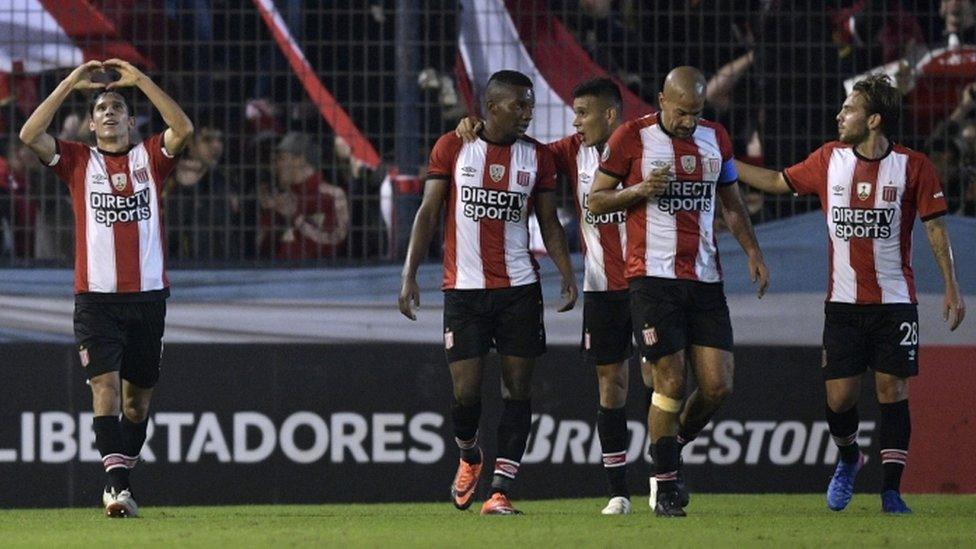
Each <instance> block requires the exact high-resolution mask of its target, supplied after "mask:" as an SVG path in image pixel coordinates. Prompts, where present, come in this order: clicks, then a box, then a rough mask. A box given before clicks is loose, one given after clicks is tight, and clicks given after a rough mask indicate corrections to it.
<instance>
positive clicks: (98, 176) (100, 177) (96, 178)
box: [92, 173, 108, 185]
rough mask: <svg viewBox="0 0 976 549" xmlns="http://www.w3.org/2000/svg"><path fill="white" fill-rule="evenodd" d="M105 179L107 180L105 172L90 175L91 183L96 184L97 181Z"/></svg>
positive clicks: (100, 181)
mask: <svg viewBox="0 0 976 549" xmlns="http://www.w3.org/2000/svg"><path fill="white" fill-rule="evenodd" d="M107 181H108V177H107V176H105V174H100V173H96V174H95V175H93V176H92V183H93V184H96V185H97V184H99V183H105V182H107Z"/></svg>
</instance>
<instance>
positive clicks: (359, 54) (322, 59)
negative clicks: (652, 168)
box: [0, 0, 976, 266]
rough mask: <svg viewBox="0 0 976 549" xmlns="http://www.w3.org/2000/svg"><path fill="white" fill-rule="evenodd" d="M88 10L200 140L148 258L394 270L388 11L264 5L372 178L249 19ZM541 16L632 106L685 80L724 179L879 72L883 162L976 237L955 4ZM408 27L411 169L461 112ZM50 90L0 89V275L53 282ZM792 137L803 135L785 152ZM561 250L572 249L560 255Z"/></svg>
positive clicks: (452, 33) (775, 157)
mask: <svg viewBox="0 0 976 549" xmlns="http://www.w3.org/2000/svg"><path fill="white" fill-rule="evenodd" d="M92 4H93V5H94V6H95V7H97V8H98V9H100V10H101V11H102V13H103V14H104V15H105V16H106V17H107V18H108V19H109V20H111V21H112V23H114V24H115V26H116V27H117V29H118V32H119V33H120V35H121V38H123V39H124V40H126V41H128V42H129V43H131V44H132V46H133V47H135V48H136V50H137V51H139V52H140V53H141V54H142V55H143V56H144V57H145V59H146V60H147V66H145V67H143V68H144V69H145V70H146V71H147V73H148V74H151V75H153V76H154V77H158V78H159V79H160V81H161V82H162V83H163V85H164V87H166V89H168V90H171V91H172V93H173V95H174V97H176V98H178V99H179V100H180V101H181V103H182V104H184V105H186V108H187V112H188V113H189V114H190V116H191V118H192V119H194V120H196V121H199V124H198V128H199V131H198V132H197V135H196V136H195V137H194V140H193V142H192V143H191V144H190V146H189V147H188V148H187V151H186V152H184V154H183V156H182V157H181V159H180V161H179V164H178V166H177V169H176V170H175V172H174V174H173V175H172V176H171V177H170V178H169V180H168V181H167V184H166V191H165V210H166V211H165V215H166V216H167V219H168V220H169V228H168V234H167V247H168V251H169V254H170V258H171V260H172V262H173V263H174V264H175V265H196V266H221V265H240V264H251V265H262V264H278V263H281V262H307V263H313V264H322V263H326V264H334V263H338V262H350V261H354V262H361V261H364V260H368V261H382V260H389V259H393V258H395V257H401V256H402V254H403V252H404V250H402V249H394V248H396V246H395V245H392V244H391V242H396V238H395V237H393V231H394V230H395V228H398V229H397V230H406V229H404V228H403V227H404V226H408V225H409V220H407V222H406V225H404V223H403V222H402V220H400V222H399V224H398V221H397V220H396V219H395V215H394V214H393V213H391V212H392V211H393V209H392V208H391V207H390V205H389V202H390V201H395V200H396V199H397V196H398V195H399V194H401V193H419V191H420V189H419V188H417V187H416V186H414V187H412V188H403V187H397V186H396V185H394V180H395V178H394V177H393V175H395V174H396V173H397V167H396V166H395V165H394V163H393V160H392V159H393V157H394V154H393V153H394V150H395V146H396V138H397V136H396V134H395V131H394V124H395V120H396V116H397V111H396V103H397V101H396V72H397V62H398V61H397V60H398V56H397V51H396V41H395V37H396V33H395V24H394V23H395V20H396V17H395V13H394V5H393V3H392V2H389V1H382V0H371V1H370V2H338V3H335V4H334V5H332V4H330V5H329V6H310V5H308V4H305V3H302V2H297V1H295V0H277V1H276V2H275V5H276V6H277V8H278V9H279V10H280V13H281V14H282V19H283V20H284V21H285V23H286V25H287V26H288V28H289V30H290V31H291V33H292V36H293V37H294V39H295V41H296V43H298V44H299V45H300V46H302V48H303V50H304V53H305V56H306V57H307V59H308V61H309V63H310V64H311V66H312V67H314V68H315V70H316V74H317V75H318V77H319V78H320V79H321V81H322V82H323V84H324V85H325V86H326V87H327V88H328V89H329V91H330V92H331V93H332V94H333V95H334V96H335V98H336V100H337V102H338V103H339V104H340V105H341V106H342V107H343V108H344V109H345V111H346V112H348V113H349V115H350V118H351V119H352V120H353V122H354V123H355V124H356V125H357V126H358V128H359V130H360V131H361V132H362V133H363V134H364V135H365V137H366V138H367V139H368V140H369V141H370V142H371V143H372V144H373V145H374V146H375V148H376V149H377V150H378V151H379V153H380V157H381V159H382V162H381V163H380V164H379V165H377V166H372V167H368V166H366V165H365V164H364V163H363V162H362V161H361V160H359V159H357V158H356V157H355V156H354V155H353V154H352V153H351V150H350V147H349V146H348V144H347V140H346V139H345V138H347V137H348V136H343V135H336V134H335V132H334V131H333V130H332V129H331V128H330V126H329V125H328V124H327V123H326V122H325V121H324V120H323V118H322V116H321V115H320V114H319V112H318V111H317V110H316V108H315V106H314V104H313V103H312V102H311V101H310V100H309V98H308V95H307V93H306V92H305V90H304V89H303V87H302V85H301V84H300V82H299V79H298V78H297V77H296V76H295V74H294V72H293V71H292V69H291V68H290V67H289V64H288V61H287V60H286V59H285V57H284V56H283V55H282V54H281V53H280V50H279V49H278V47H277V46H276V44H275V42H274V40H273V39H272V37H271V35H270V33H269V32H268V29H267V28H266V27H265V26H264V24H263V23H262V21H261V18H260V16H259V15H258V14H257V12H256V11H254V10H251V9H240V8H239V7H235V6H236V4H235V3H233V2H226V1H221V0H211V1H194V2H187V1H180V0H152V1H148V2H144V3H139V5H138V6H137V5H136V4H135V3H132V2H114V1H110V0H96V1H93V2H92ZM544 4H548V5H547V6H546V11H543V12H540V13H536V14H535V15H534V16H535V17H546V18H549V17H553V18H557V19H558V20H560V21H561V22H562V23H563V24H565V25H566V26H567V28H569V29H570V31H571V32H572V34H573V36H574V37H575V39H576V40H577V41H578V42H579V44H580V45H582V47H584V48H585V49H586V51H587V52H588V53H589V54H590V56H591V57H592V58H593V59H594V60H595V61H596V62H597V63H599V64H600V65H601V66H602V67H604V68H605V69H607V70H608V71H609V72H610V73H611V74H612V75H613V76H615V77H616V78H617V80H618V81H619V82H621V83H623V84H625V85H626V86H628V87H629V88H630V89H631V90H632V91H634V92H635V93H637V94H638V95H639V96H640V97H641V98H642V99H644V100H645V101H646V102H647V103H649V104H651V105H655V106H656V93H657V90H659V89H660V86H661V80H662V78H663V77H664V74H665V73H666V72H667V70H668V69H669V68H670V67H673V66H676V65H680V64H690V65H694V66H697V67H701V68H702V70H703V71H704V72H705V74H706V76H707V77H708V79H709V82H708V96H707V105H706V113H705V114H706V116H708V117H710V118H712V119H715V120H717V121H720V122H722V123H723V124H724V125H725V126H726V127H727V128H728V129H729V132H730V134H731V137H732V142H733V149H734V152H735V154H736V157H737V158H739V159H740V160H744V161H747V162H750V163H753V164H756V165H765V166H782V165H788V164H790V163H792V162H794V161H796V160H797V159H800V158H802V157H803V156H804V155H805V154H806V153H807V152H808V151H809V150H811V149H812V148H813V146H814V145H815V144H816V143H819V142H822V141H824V140H826V139H828V138H829V137H830V136H831V135H832V134H833V133H834V132H835V128H834V121H833V115H834V113H835V109H836V105H838V104H839V103H840V102H841V101H842V99H843V97H844V95H846V93H847V92H846V90H848V89H849V88H850V86H851V85H852V84H853V78H854V77H855V76H857V75H862V74H864V73H867V72H871V71H875V70H884V71H885V72H888V73H889V74H890V75H891V76H892V77H895V78H896V79H897V83H898V87H899V89H900V90H901V91H902V93H903V94H904V100H905V103H906V106H907V111H906V116H905V117H904V120H903V121H902V124H901V127H900V128H899V132H898V133H897V137H898V140H899V142H901V143H904V144H905V145H908V146H911V147H913V148H916V149H918V150H922V151H924V152H926V153H927V154H929V155H930V157H931V158H932V159H933V161H934V162H935V164H936V167H937V169H938V171H939V175H940V177H941V179H942V181H943V185H944V187H945V192H946V196H947V199H948V202H949V208H950V212H951V213H954V214H961V215H967V216H973V215H976V97H974V94H976V5H974V2H973V1H972V0H940V1H938V2H926V1H921V0H917V1H916V0H902V1H896V0H888V1H884V0H856V1H855V0H832V1H828V2H814V1H806V0H803V1H798V2H784V1H779V0H750V1H749V2H745V3H743V2H732V1H731V0H720V1H717V2H700V1H697V0H664V1H660V2H653V3H644V2H638V1H636V0H551V1H549V2H548V3H544V2H537V3H535V4H533V5H539V6H542V5H544ZM416 20H417V23H418V25H419V27H420V28H419V36H420V37H421V40H420V43H419V44H417V45H416V47H417V48H418V50H419V52H420V60H421V61H420V65H421V66H420V67H418V71H417V84H418V87H419V89H420V97H421V102H420V104H419V109H420V110H421V117H420V128H419V132H420V142H421V144H422V147H421V150H419V151H418V155H417V158H418V161H420V162H423V161H422V160H420V159H424V158H426V156H427V153H428V152H429V147H431V146H432V145H433V141H434V139H435V138H436V136H437V135H440V134H441V133H443V132H444V131H446V130H448V129H450V128H452V127H453V126H454V125H455V124H456V123H457V120H458V119H459V118H461V117H462V116H463V115H464V114H465V113H466V111H467V109H466V107H465V104H464V101H463V100H462V95H463V93H462V92H463V90H462V89H460V85H459V84H460V82H459V80H458V78H457V74H456V72H455V71H456V66H455V60H456V58H457V26H458V23H457V8H456V7H455V3H453V2H449V1H446V0H432V1H428V2H424V3H423V11H422V13H420V14H418V15H417V19H416ZM67 70H68V69H67V68H65V69H57V70H47V71H43V72H38V73H27V72H24V71H20V70H18V69H17V68H16V67H14V68H13V69H12V70H11V72H9V73H2V74H0V95H2V97H0V105H2V106H0V128H2V133H0V141H2V142H0V151H2V152H3V154H2V157H0V258H2V261H3V262H4V263H5V264H14V265H44V264H50V265H66V264H68V263H69V262H70V257H71V256H72V245H73V243H72V238H71V235H70V226H71V222H70V205H69V204H68V197H67V193H66V191H65V189H63V188H62V187H61V186H60V185H58V184H57V183H56V182H55V181H54V179H53V178H52V177H51V175H50V174H48V173H46V171H45V170H42V169H40V167H39V166H38V165H37V164H36V162H35V161H34V160H32V159H31V158H29V157H30V155H25V154H23V147H22V145H21V144H20V143H19V142H18V141H17V139H16V129H17V128H19V127H20V126H21V124H22V123H23V121H24V120H25V119H26V117H27V115H28V114H29V113H30V112H31V111H32V110H33V108H34V107H36V105H37V104H38V102H39V101H40V98H41V97H42V95H43V94H42V93H41V90H44V89H50V88H51V87H53V84H54V83H56V82H57V81H58V80H59V79H60V78H62V77H63V76H64V75H65V74H66V73H67ZM580 76H581V77H583V76H586V75H580ZM137 105H138V100H137ZM67 107H68V110H69V111H70V113H71V114H69V115H66V116H64V117H63V118H61V119H58V120H57V121H56V123H59V124H60V128H61V130H60V135H61V136H65V137H67V136H72V137H75V138H81V139H82V140H90V139H91V137H90V136H89V135H87V134H88V132H87V127H88V124H87V121H86V120H85V111H84V105H83V104H82V103H81V102H80V100H79V101H75V102H73V103H72V102H69V103H68V104H67ZM797 123H801V124H802V126H803V127H804V128H805V129H806V131H805V132H796V131H794V128H795V126H796V124H797ZM159 126H160V121H159V120H158V117H157V118H148V117H141V118H138V119H137V124H136V128H135V130H134V132H135V133H137V134H138V135H139V136H143V137H144V136H147V135H151V134H152V133H153V132H154V131H157V130H158V128H159ZM134 137H137V136H134ZM289 162H295V163H298V164H301V165H300V166H299V165H296V166H292V167H289V166H287V165H286V164H288V163H289ZM299 172H300V173H301V174H302V175H301V176H300V177H299V176H298V175H296V174H298V173H299ZM421 175H422V174H421ZM290 178H291V179H290ZM299 179H300V180H299ZM745 198H746V204H747V207H748V209H749V213H750V214H751V216H752V220H753V222H756V223H761V222H763V221H767V220H770V219H778V218H781V217H784V216H789V215H793V214H796V213H801V212H805V211H809V210H811V209H816V208H817V207H818V206H817V205H816V203H814V202H813V201H811V200H809V199H797V198H791V197H769V196H765V195H763V194H761V193H758V192H752V191H748V192H747V193H746V197H745ZM571 202H572V200H571V197H570V196H569V195H568V193H566V192H565V190H562V191H560V204H561V205H562V208H561V209H562V210H570V209H571V208H572V206H571ZM570 217H571V216H570V215H564V216H562V218H564V219H566V218H570ZM569 232H570V233H575V232H577V231H576V229H575V227H573V228H571V229H569ZM570 245H571V247H575V246H578V237H576V235H575V234H573V235H572V236H571V241H570Z"/></svg>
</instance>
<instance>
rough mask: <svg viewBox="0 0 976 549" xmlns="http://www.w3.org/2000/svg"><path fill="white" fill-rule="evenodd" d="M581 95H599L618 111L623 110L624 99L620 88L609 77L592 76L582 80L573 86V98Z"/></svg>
mask: <svg viewBox="0 0 976 549" xmlns="http://www.w3.org/2000/svg"><path fill="white" fill-rule="evenodd" d="M579 97H599V98H600V99H602V100H603V101H606V102H607V103H609V104H610V105H611V106H613V107H615V108H616V109H617V110H618V111H621V110H623V105H624V99H623V97H622V96H621V95H620V88H619V87H617V84H615V83H614V82H613V80H611V79H609V78H592V79H590V80H587V81H585V82H580V83H579V84H578V85H577V86H576V87H575V88H573V99H576V98H579Z"/></svg>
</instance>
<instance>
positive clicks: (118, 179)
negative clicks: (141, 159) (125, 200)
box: [112, 173, 129, 191]
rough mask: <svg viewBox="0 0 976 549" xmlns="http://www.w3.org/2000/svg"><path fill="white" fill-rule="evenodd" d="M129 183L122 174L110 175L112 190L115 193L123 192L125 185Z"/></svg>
mask: <svg viewBox="0 0 976 549" xmlns="http://www.w3.org/2000/svg"><path fill="white" fill-rule="evenodd" d="M128 182H129V178H128V177H126V176H125V174H124V173H113V174H112V188H114V189H115V190H117V191H124V190H125V186H126V184H127V183H128Z"/></svg>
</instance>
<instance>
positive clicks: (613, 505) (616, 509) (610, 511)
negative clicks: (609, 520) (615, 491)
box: [600, 496, 630, 515]
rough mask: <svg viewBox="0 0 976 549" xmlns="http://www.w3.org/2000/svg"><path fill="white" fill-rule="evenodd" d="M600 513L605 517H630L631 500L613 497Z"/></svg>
mask: <svg viewBox="0 0 976 549" xmlns="http://www.w3.org/2000/svg"><path fill="white" fill-rule="evenodd" d="M600 513H601V514H604V515H629V514H630V500H629V499H627V498H625V497H623V496H615V497H612V498H610V501H609V502H608V503H607V506H606V507H604V508H603V510H602V511H600Z"/></svg>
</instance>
